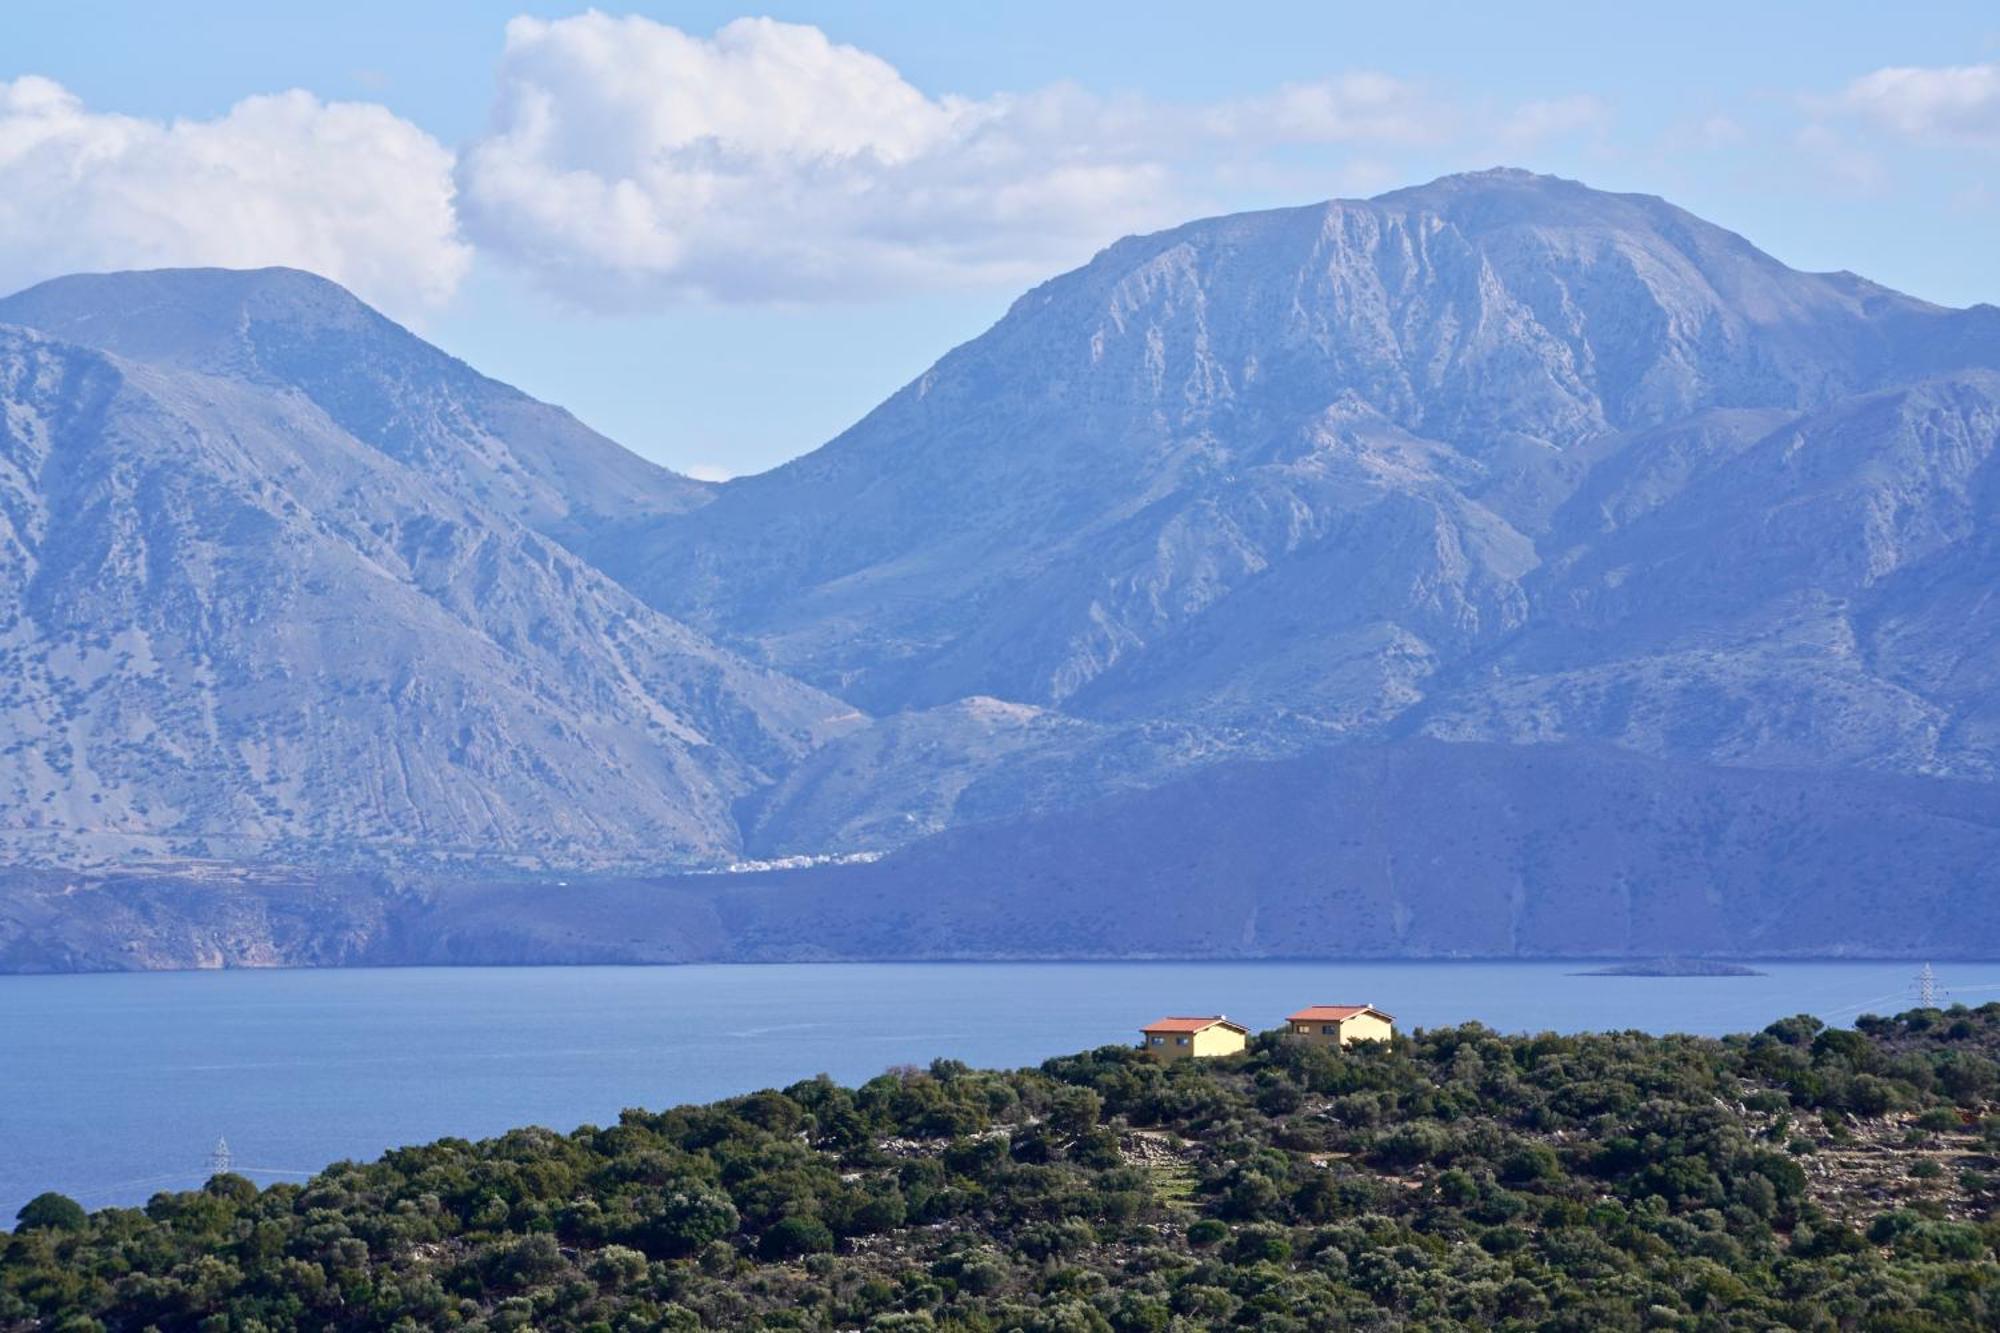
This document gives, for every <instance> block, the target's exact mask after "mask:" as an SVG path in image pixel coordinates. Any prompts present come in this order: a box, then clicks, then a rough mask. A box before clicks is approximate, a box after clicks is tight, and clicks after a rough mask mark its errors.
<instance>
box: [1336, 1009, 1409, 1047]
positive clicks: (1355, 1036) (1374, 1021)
mask: <svg viewBox="0 0 2000 1333" xmlns="http://www.w3.org/2000/svg"><path fill="white" fill-rule="evenodd" d="M1395 1035H1396V1025H1395V1024H1393V1023H1391V1022H1390V1021H1389V1020H1388V1019H1386V1018H1377V1017H1376V1016H1375V1015H1373V1014H1356V1015H1355V1016H1354V1017H1352V1018H1350V1019H1348V1020H1347V1021H1346V1022H1345V1023H1342V1024H1341V1025H1340V1044H1341V1045H1342V1046H1345V1045H1347V1044H1349V1043H1350V1042H1357V1041H1387V1040H1389V1038H1391V1037H1393V1036H1395Z"/></svg>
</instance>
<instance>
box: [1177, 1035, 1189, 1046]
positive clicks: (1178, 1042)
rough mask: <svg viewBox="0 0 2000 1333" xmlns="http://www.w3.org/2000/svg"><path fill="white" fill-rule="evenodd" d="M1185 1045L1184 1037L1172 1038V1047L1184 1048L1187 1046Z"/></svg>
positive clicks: (1185, 1039)
mask: <svg viewBox="0 0 2000 1333" xmlns="http://www.w3.org/2000/svg"><path fill="white" fill-rule="evenodd" d="M1187 1044H1188V1039H1187V1038H1186V1037H1175V1038H1174V1045H1176V1046H1185V1045H1187Z"/></svg>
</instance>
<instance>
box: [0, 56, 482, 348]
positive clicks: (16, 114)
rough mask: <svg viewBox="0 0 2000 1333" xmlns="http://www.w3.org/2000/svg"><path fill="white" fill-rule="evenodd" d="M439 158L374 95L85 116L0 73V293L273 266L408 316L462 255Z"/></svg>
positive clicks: (64, 97) (430, 298)
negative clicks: (188, 270)
mask: <svg viewBox="0 0 2000 1333" xmlns="http://www.w3.org/2000/svg"><path fill="white" fill-rule="evenodd" d="M451 166H452V158H451V154H450V153H449V152H448V151H447V150H446V149H445V148H444V147H443V146H442V145H440V144H439V143H438V142H437V141H436V140H434V139H432V138H431V137H430V136H429V135H427V134H425V133H424V132H423V131H422V130H419V129H418V128H416V127H415V126H414V125H411V124H409V123H408V122H406V121H403V120H399V119H397V118H396V117H395V116H394V115H392V114H390V112H388V111H387V110H386V109H384V108H382V107H380V106H373V105H365V104H358V103H341V102H334V103H325V102H321V101H319V100H318V99H317V98H314V97H312V96H311V95H310V94H307V93H303V92H288V93H280V94H276V95H274V96H264V97H250V98H246V99H244V100H243V101H241V102H238V103H237V104H236V105H235V106H234V107H232V108H231V109H230V110H229V111H228V113H227V114H225V115H223V116H220V117H218V118H216V119H212V120H176V121H172V122H160V121H154V120H146V119H140V118H137V117H132V116H122V115H113V114H106V113H103V112H96V111H92V110H90V109H89V108H87V107H86V106H84V104H83V103H82V102H81V101H80V100H79V99H78V98H77V97H75V96H74V95H72V94H71V93H69V92H68V91H67V90H65V89H64V88H63V87H62V86H61V85H59V84H57V83H54V82H51V81H50V80H48V79H44V78H37V77H33V76H30V77H25V78H20V79H16V80H14V81H13V82H11V83H9V82H5V81H0V290H4V291H12V290H14V289H15V288H17V287H21V286H25V285H27V284H28V283H31V282H35V281H38V280H40V279H43V278H47V277H51V276H54V275H56V274H60V273H70V272H76V271H79V270H87V269H110V268H148V267H162V266H175V265H207V264H213V265H221V266H226V267H232V268H249V267H257V266H261V265H267V264H287V265H292V266H294V267H298V268H304V269H310V270H312V271H313V272H315V273H320V274H323V275H325V276H327V277H329V278H332V279H334V280H335V281H337V282H341V283H344V284H346V285H347V286H349V287H351V288H353V289H354V290H355V291H356V292H357V293H359V294H360V295H361V296H362V297H364V298H365V299H367V300H369V301H372V302H374V303H376V304H378V305H381V306H383V307H384V308H386V309H389V310H391V311H395V312H399V313H403V314H414V313H416V312H418V311H420V310H422V309H423V308H425V307H429V306H435V305H437V304H439V303H441V302H442V301H444V300H445V299H446V298H448V297H449V296H450V295H451V293H452V291H453V289H454V288H455V287H456V286H457V284H458V281H459V279H460V278H461V277H462V276H463V275H464V273H465V271H466V269H467V267H468V265H469V264H470V262H471V251H470V249H469V248H468V247H467V246H466V245H465V244H464V243H463V242H462V241H461V240H460V239H459V237H458V232H457V223H456V220H455V218H454V215H453V209H452V178H451Z"/></svg>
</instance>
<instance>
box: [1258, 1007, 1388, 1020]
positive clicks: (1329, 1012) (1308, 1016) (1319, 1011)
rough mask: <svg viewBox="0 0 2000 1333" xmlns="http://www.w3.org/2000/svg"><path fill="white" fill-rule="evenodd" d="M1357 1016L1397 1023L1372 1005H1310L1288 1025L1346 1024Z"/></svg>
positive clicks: (1291, 1018) (1292, 1018) (1293, 1017)
mask: <svg viewBox="0 0 2000 1333" xmlns="http://www.w3.org/2000/svg"><path fill="white" fill-rule="evenodd" d="M1356 1014H1373V1015H1375V1017H1377V1018H1380V1019H1385V1020H1387V1021H1389V1022H1392V1023H1393V1022H1395V1019H1394V1018H1391V1017H1390V1016H1389V1015H1388V1014H1385V1013H1383V1012H1382V1011H1381V1010H1380V1009H1377V1008H1376V1007H1375V1006H1374V1005H1372V1004H1309V1005H1307V1006H1306V1007H1305V1008H1303V1009H1301V1010H1299V1011H1298V1012H1297V1013H1296V1014H1293V1015H1291V1016H1290V1017H1288V1018H1287V1019H1285V1021H1286V1022H1287V1023H1345V1022H1346V1021H1347V1020H1348V1019H1350V1018H1352V1017H1354V1016H1355V1015H1356Z"/></svg>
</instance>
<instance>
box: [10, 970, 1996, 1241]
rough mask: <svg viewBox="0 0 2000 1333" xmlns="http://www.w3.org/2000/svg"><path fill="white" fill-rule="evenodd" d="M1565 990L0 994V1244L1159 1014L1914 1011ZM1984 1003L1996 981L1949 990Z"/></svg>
mask: <svg viewBox="0 0 2000 1333" xmlns="http://www.w3.org/2000/svg"><path fill="white" fill-rule="evenodd" d="M1578 966H1582V965H1580V964H1575V963H1550V964H1540V963H1340V964H1326V963H1244V964H1236V963H1110V964H1083V963H1070V964H1061V963H1058V964H1040V963H992V964H948V963H947V964H924V963H909V964H847V965H835V966H804V965H802V966H770V967H676V968H584V967H579V968H437V969H407V970H381V971H372V970H353V971H321V972H310V971H301V972H254V971H253V972H205V973H203V972H180V973H153V974H138V975H113V976H77V977H0V1225H6V1224H8V1223H11V1220H12V1218H13V1215H14V1212H15V1210H16V1209H18V1208H19V1207H20V1205H21V1204H22V1203H23V1202H25V1201H26V1200H27V1199H29V1198H31V1197H32V1196H33V1195H35V1194H37V1193H39V1192H40V1191H42V1190H44V1189H58V1190H61V1191H63V1192H64V1193H67V1194H70V1195H72V1196H74V1197H76V1198H77V1199H79V1200H81V1201H83V1202H84V1203H85V1204H86V1205H87V1206H90V1207H101V1206H104V1205H107V1204H114V1203H117V1204H125V1203H139V1202H143V1201H144V1200H145V1199H146V1198H147V1197H148V1196H149V1195H150V1194H152V1193H153V1192H154V1191H156V1190H160V1189H182V1188H191V1187H193V1186H196V1185H198V1184H200V1182H201V1181H202V1180H203V1179H204V1178H205V1177H206V1174H207V1172H206V1171H205V1169H204V1165H205V1162H206V1158H207V1155H208V1152H209V1150H210V1149H211V1148H212V1147H213V1146H214V1143H215V1141H216V1139H217V1138H218V1137H220V1136H226V1137H227V1138H228V1140H229V1143H230V1146H231V1148H232V1149H233V1150H234V1151H235V1157H236V1162H237V1163H238V1165H239V1168H240V1169H244V1170H245V1173H246V1174H249V1175H251V1176H253V1178H255V1179H258V1180H260V1181H262V1182H265V1183H270V1182H272V1181H276V1180H282V1179H286V1178H288V1176H289V1175H293V1174H296V1175H298V1176H303V1175H305V1174H307V1173H309V1172H311V1171H313V1170H314V1169H316V1168H318V1167H320V1166H323V1165H325V1164H326V1163H328V1162H331V1161H336V1160H339V1159H341V1158H367V1157H373V1156H375V1155H376V1154H378V1153H380V1152H381V1151H382V1150H383V1149H385V1148H388V1147H392V1146H395V1145H397V1144H404V1143H418V1142H423V1141H426V1140H429V1139H434V1138H438V1137H442V1136H444V1135H460V1136H464V1137H468V1138H476V1137H480V1136H482V1135H488V1134H493V1133H496V1132H498V1131H500V1130H504V1129H507V1128H509V1127H512V1126H515V1125H523V1124H543V1125H549V1126H551V1127H554V1128H558V1129H569V1128H571V1127H573V1126H575V1125H578V1124H584V1123H598V1124H602V1123H605V1122H607V1121H610V1120H612V1119H614V1118H615V1117H616V1116H617V1114H618V1111H619V1108H621V1107H626V1106H648V1107H659V1106H667V1105H672V1104H674V1103H677V1102H687V1101H707V1100H710V1099H713V1098H716V1097H721V1096H727V1095H730V1094H733V1093H738V1092H747V1091H751V1090H754V1089H757V1088H761V1087H774V1086H783V1085H784V1084H786V1083H790V1082H793V1081H794V1080H797V1079H800V1078H806V1077H810V1076H811V1075H813V1074H816V1073H820V1072H825V1073H829V1074H832V1075H833V1076H834V1077H835V1078H837V1079H840V1080H843V1081H855V1080H862V1079H867V1078H870V1077H872V1076H874V1075H876V1074H879V1073H881V1072H882V1071H883V1070H884V1069H885V1068H887V1067H889V1066H890V1065H895V1064H906V1063H916V1064H923V1063H928V1062H929V1061H930V1060H931V1059H932V1058H933V1057H935V1056H940V1055H943V1056H953V1057H956V1058H958V1059H961V1060H965V1061H968V1062H970V1063H972V1064H975V1065H987V1066H1014V1065H1022V1064H1032V1063H1035V1062H1038V1061H1040V1060H1042V1059H1045V1058H1046V1057H1048V1056H1051V1055H1056V1054H1061V1053H1063V1052H1067V1051H1074V1050H1079V1049H1083V1048H1086V1047H1090V1046H1096V1045H1100V1044H1103V1043H1106V1042H1123V1041H1128V1040H1134V1039H1135V1035H1134V1029H1135V1028H1136V1027H1137V1026H1138V1025H1139V1024H1140V1023H1143V1022H1145V1021H1147V1020H1148V1019H1152V1018H1156V1017H1158V1016H1160V1015H1161V1014H1165V1013H1212V1012H1222V1013H1227V1014H1229V1015H1230V1016H1231V1017H1233V1018H1236V1019H1238V1020H1240V1021H1242V1022H1245V1023H1247V1024H1249V1025H1250V1026H1251V1027H1253V1028H1260V1027H1270V1026H1274V1025H1275V1024H1276V1023H1277V1022H1278V1021H1279V1020H1280V1019H1281V1018H1282V1017H1283V1016H1284V1015H1285V1014H1286V1013H1288V1012H1290V1011H1291V1010H1292V1009H1294V1008H1297V1007H1299V1006H1301V1005H1304V1004H1309V1003H1319V1002H1327V1003H1344V1002H1368V1003H1373V1004H1375V1005H1378V1006H1380V1007H1381V1008H1384V1009H1387V1010H1388V1011H1389V1012H1391V1013H1393V1014H1395V1015H1396V1017H1397V1019H1398V1021H1399V1022H1400V1023H1401V1024H1402V1025H1403V1026H1405V1027H1408V1026H1411V1025H1419V1026H1435V1025H1438V1024H1444V1023H1454V1022H1459V1021H1462V1020H1466V1019H1478V1020H1479V1021H1481V1022H1484V1023H1486V1024H1488V1025H1489V1026H1492V1027H1496V1028H1500V1029H1502V1030H1507V1031H1520V1030H1528V1031H1541V1030H1547V1029H1554V1030H1558V1031H1577V1030H1583V1029H1592V1028H1643V1029H1647V1030H1651V1031H1661V1032H1664V1031H1682V1032H1700V1033H1723V1032H1738V1031H1749V1030H1755V1029H1757V1028H1759V1027H1762V1026H1763V1025H1764V1024H1766V1023H1768V1022H1770V1021H1771V1020H1773V1019H1775V1018H1780V1017H1783V1016H1785V1015H1787V1014H1794V1013H1800V1012H1810V1013H1816V1014H1819V1015H1821V1016H1822V1017H1824V1018H1826V1019H1828V1020H1829V1021H1833V1022H1842V1021H1846V1020H1851V1019H1852V1018H1853V1017H1854V1015H1855V1014H1857V1013H1862V1012H1868V1011H1873V1012H1893V1011H1895V1010H1898V1009H1902V1008H1907V1007H1909V1005H1910V1002H1911V1001H1910V978H1911V975H1912V973H1913V972H1914V970H1915V969H1914V968H1913V967H1912V966H1910V965H1909V964H1904V963H1776V964H1767V965H1764V966H1765V967H1766V969H1767V970H1768V972H1769V973H1770V975H1768V976H1763V977H1749V978H1712V979H1711V978H1701V979H1695V978H1686V979H1682V978H1600V977H1577V976H1571V975H1569V973H1571V972H1573V971H1574V970H1575V969H1576V968H1577V967H1578ZM1941 975H1942V978H1943V980H1944V982H1945V984H1946V985H1947V986H1949V987H1950V988H1951V991H1952V994H1953V996H1954V997H1955V998H1959V999H1963V1000H1964V1001H1965V1002H1967V1003H1969V1004H1979V1003H1982V1002H1984V1001H1985V1000H1987V999H1993V998H2000V963H1989V964H1951V965H1949V966H1947V967H1945V968H1944V969H1942V972H1941Z"/></svg>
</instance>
